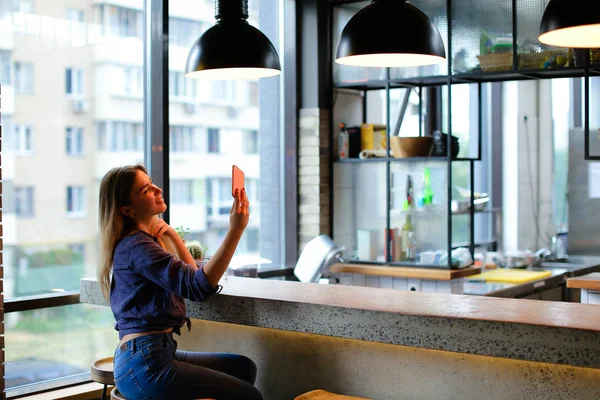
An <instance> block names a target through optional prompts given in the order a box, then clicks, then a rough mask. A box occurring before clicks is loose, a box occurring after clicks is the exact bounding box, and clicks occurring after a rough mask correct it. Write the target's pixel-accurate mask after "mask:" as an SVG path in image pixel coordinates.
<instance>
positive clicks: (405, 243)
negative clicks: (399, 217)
mask: <svg viewBox="0 0 600 400" xmlns="http://www.w3.org/2000/svg"><path fill="white" fill-rule="evenodd" d="M415 246H416V243H415V228H414V226H413V224H412V214H411V213H408V214H406V220H405V221H404V225H403V226H402V260H404V261H412V260H415V259H416V251H415Z"/></svg>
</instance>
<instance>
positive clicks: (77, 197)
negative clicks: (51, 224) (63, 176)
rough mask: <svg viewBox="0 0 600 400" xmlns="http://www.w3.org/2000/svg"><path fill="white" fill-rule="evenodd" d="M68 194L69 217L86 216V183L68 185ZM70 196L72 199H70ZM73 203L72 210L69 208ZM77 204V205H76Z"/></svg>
mask: <svg viewBox="0 0 600 400" xmlns="http://www.w3.org/2000/svg"><path fill="white" fill-rule="evenodd" d="M66 190H67V193H66V194H67V196H66V198H65V200H66V203H65V206H66V207H65V208H66V213H67V217H68V218H85V217H87V207H86V195H87V193H86V192H87V191H86V188H85V185H67V187H66ZM69 197H70V198H71V201H69ZM69 205H71V208H72V209H71V210H69ZM75 205H77V207H75Z"/></svg>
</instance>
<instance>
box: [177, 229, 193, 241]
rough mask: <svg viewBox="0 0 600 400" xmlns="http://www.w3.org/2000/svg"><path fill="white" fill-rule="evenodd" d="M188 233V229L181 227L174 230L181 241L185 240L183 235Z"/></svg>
mask: <svg viewBox="0 0 600 400" xmlns="http://www.w3.org/2000/svg"><path fill="white" fill-rule="evenodd" d="M189 231H190V228H185V227H183V226H178V227H177V228H175V232H177V234H178V235H179V237H180V238H181V240H185V235H186V234H187V233H189Z"/></svg>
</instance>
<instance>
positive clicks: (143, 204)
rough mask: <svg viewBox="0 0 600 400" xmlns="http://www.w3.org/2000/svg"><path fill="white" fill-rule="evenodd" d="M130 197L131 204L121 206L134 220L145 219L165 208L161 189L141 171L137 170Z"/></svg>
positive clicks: (163, 210)
mask: <svg viewBox="0 0 600 400" xmlns="http://www.w3.org/2000/svg"><path fill="white" fill-rule="evenodd" d="M130 197H131V204H130V205H129V206H127V207H123V213H125V215H128V216H129V217H131V218H133V219H134V220H136V221H144V220H147V219H149V218H151V217H153V216H155V215H158V214H160V213H163V212H165V211H166V210H167V205H166V204H165V201H164V200H163V197H162V190H161V189H160V188H159V187H158V186H156V185H154V184H153V183H152V179H150V177H149V176H148V175H146V174H145V173H144V172H143V171H139V170H138V171H137V173H136V177H135V180H134V182H133V188H132V189H131V195H130Z"/></svg>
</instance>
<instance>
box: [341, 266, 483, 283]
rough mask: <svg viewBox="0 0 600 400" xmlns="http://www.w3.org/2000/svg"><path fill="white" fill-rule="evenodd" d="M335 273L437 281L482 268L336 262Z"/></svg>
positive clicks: (465, 274)
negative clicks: (395, 265)
mask: <svg viewBox="0 0 600 400" xmlns="http://www.w3.org/2000/svg"><path fill="white" fill-rule="evenodd" d="M330 271H331V272H333V273H353V274H362V275H374V276H392V277H397V278H414V279H430V280H435V281H450V280H453V279H459V278H465V277H468V276H472V275H477V274H478V273H479V272H481V268H478V267H468V268H463V269H434V268H414V267H393V266H382V265H369V264H361V265H358V264H334V265H332V266H331V267H330Z"/></svg>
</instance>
